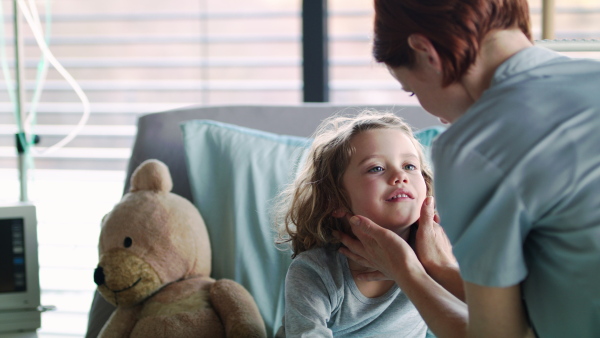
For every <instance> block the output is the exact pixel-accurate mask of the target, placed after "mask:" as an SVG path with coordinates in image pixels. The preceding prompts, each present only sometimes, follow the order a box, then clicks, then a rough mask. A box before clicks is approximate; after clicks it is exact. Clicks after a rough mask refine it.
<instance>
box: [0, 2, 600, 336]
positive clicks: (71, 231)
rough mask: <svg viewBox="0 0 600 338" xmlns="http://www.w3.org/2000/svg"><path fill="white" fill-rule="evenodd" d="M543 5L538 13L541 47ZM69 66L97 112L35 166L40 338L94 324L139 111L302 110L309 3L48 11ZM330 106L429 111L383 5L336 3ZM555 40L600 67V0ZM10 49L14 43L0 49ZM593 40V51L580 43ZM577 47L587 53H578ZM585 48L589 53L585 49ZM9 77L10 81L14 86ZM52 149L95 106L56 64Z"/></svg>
mask: <svg viewBox="0 0 600 338" xmlns="http://www.w3.org/2000/svg"><path fill="white" fill-rule="evenodd" d="M542 2H549V3H551V2H550V1H542V0H532V1H531V2H530V6H531V12H532V19H533V32H534V37H535V39H538V40H541V38H542ZM12 3H13V1H12V0H2V1H1V2H0V4H1V5H2V7H1V8H2V10H3V14H4V15H3V16H2V18H3V20H4V21H3V23H2V26H1V27H2V28H3V29H4V32H2V33H0V38H3V39H4V43H3V44H2V46H4V47H3V49H0V60H3V62H5V69H8V70H9V72H8V73H9V74H10V78H11V80H5V81H2V82H0V187H2V188H1V189H0V201H15V200H17V199H18V198H19V180H18V171H17V158H16V156H15V145H14V134H15V132H16V131H17V129H16V127H15V118H14V116H13V103H12V101H11V94H10V88H12V86H13V84H12V82H11V81H14V59H15V58H14V48H13V42H14V30H13V24H12V17H13V14H12V13H13V12H12ZM36 4H37V5H38V11H39V13H40V15H41V22H42V24H43V26H44V27H46V32H49V37H48V39H49V45H50V48H51V50H52V51H53V53H54V54H55V56H56V57H57V59H58V60H59V61H60V62H61V64H62V65H63V66H64V67H65V68H66V69H67V70H68V71H69V72H70V73H71V74H72V76H73V77H74V78H75V79H76V80H77V81H78V83H79V84H80V85H81V87H82V89H83V90H84V92H85V93H86V94H87V96H88V98H89V100H90V103H91V115H90V118H89V121H88V123H87V125H86V126H85V127H84V128H83V130H82V131H81V133H80V135H79V136H78V137H76V138H75V139H74V140H73V141H72V142H70V143H69V144H67V146H66V147H64V148H63V149H60V150H58V151H56V152H54V153H52V154H49V155H35V156H34V157H33V161H32V163H33V169H32V170H30V171H29V174H30V176H31V177H30V181H29V195H30V199H31V200H32V201H33V202H34V203H35V204H36V206H37V212H38V221H39V230H38V234H39V236H38V237H39V245H40V248H39V252H40V265H41V271H40V279H41V280H40V283H41V287H42V304H43V305H55V306H56V307H57V310H56V311H52V312H46V313H44V314H43V316H42V329H41V330H40V336H41V337H59V336H65V337H67V336H69V337H80V336H83V334H84V333H85V329H86V323H87V312H88V310H89V307H90V304H91V300H92V294H93V291H94V289H95V285H94V283H93V269H94V268H95V264H96V262H97V253H96V245H97V239H98V234H99V224H100V220H101V218H102V216H103V215H104V214H105V213H106V212H107V211H109V210H110V209H111V208H112V206H113V205H114V204H115V203H116V202H117V201H118V200H119V199H120V196H121V194H122V189H123V183H124V179H125V173H124V171H125V169H126V165H127V160H128V158H129V154H130V148H131V146H132V142H133V138H134V136H135V132H136V129H135V122H136V118H137V117H138V116H139V115H140V114H145V113H152V112H157V111H163V110H167V109H171V108H176V107H182V106H188V105H196V104H200V105H221V104H297V103H300V102H301V101H302V97H303V96H302V68H301V67H302V59H301V55H302V46H301V41H302V37H301V31H302V22H301V12H300V11H301V7H302V1H301V0H252V1H241V0H170V1H159V0H129V1H122V0H104V1H81V0H54V1H50V0H47V1H44V0H37V1H36ZM328 6H329V12H328V16H329V56H330V57H329V78H330V83H329V85H330V101H331V102H333V103H336V104H349V105H352V104H406V103H412V104H417V101H416V98H414V97H409V96H408V94H406V93H404V92H402V91H401V90H400V86H399V85H398V84H397V83H396V81H394V80H393V79H392V77H391V76H390V75H389V74H388V72H387V70H386V69H385V67H383V66H382V65H379V64H377V63H376V62H374V61H373V59H372V57H371V36H372V33H371V31H372V20H373V13H372V11H373V10H372V3H371V1H365V0H329V2H328ZM553 8H555V9H556V11H555V16H554V21H553V22H554V32H555V38H556V39H561V40H562V39H572V38H576V39H587V40H594V39H595V40H594V41H586V42H577V43H575V42H572V41H567V42H539V43H540V44H548V45H551V48H555V49H559V50H560V49H562V50H565V53H569V54H570V55H574V56H584V57H594V58H598V59H600V48H599V47H598V46H599V42H598V39H600V5H599V4H598V2H597V0H555V1H554V7H553ZM21 32H22V36H23V38H24V45H25V47H24V50H23V54H24V56H25V70H26V71H25V74H24V77H25V88H26V92H25V102H26V105H25V110H26V111H27V110H28V109H30V108H31V107H32V104H31V102H32V99H33V97H34V93H35V90H36V85H37V84H39V83H41V82H40V81H37V80H36V77H37V69H38V67H39V61H40V50H39V48H38V47H37V46H36V44H35V42H34V40H33V38H32V34H31V30H30V29H29V28H28V27H27V26H26V25H25V23H24V22H23V27H22V30H21ZM0 42H2V41H0ZM578 43H581V44H578ZM567 49H575V50H578V51H577V52H573V51H569V52H567V51H566V50H567ZM584 49H585V51H582V50H584ZM4 78H5V79H6V76H5V77H4ZM36 111H37V121H36V127H35V129H34V130H35V133H36V134H38V135H40V136H41V143H40V144H39V147H40V148H41V149H43V148H45V147H48V146H50V145H52V144H54V143H56V142H57V141H58V140H60V139H61V138H62V137H63V136H64V135H65V134H66V133H68V132H69V131H70V130H71V129H72V128H73V127H74V126H75V125H76V124H77V122H78V121H79V119H80V117H81V113H82V105H81V103H80V102H79V101H78V98H77V96H76V95H75V94H74V92H73V90H72V89H71V88H70V86H69V85H68V84H67V82H66V81H65V80H64V79H63V78H62V77H61V76H60V74H59V73H58V72H56V70H54V69H53V68H52V67H50V69H49V70H48V75H47V77H46V79H45V81H44V82H43V91H42V94H41V97H40V101H39V104H37V106H36Z"/></svg>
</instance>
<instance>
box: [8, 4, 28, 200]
mask: <svg viewBox="0 0 600 338" xmlns="http://www.w3.org/2000/svg"><path fill="white" fill-rule="evenodd" d="M12 3H13V13H14V19H13V27H14V34H15V46H14V48H15V92H16V100H15V101H16V102H15V110H16V111H15V113H16V116H17V126H18V133H17V134H16V135H15V136H16V137H15V141H16V143H17V153H18V154H17V155H18V164H19V181H20V188H21V190H20V200H21V202H26V201H28V200H29V197H28V196H27V178H28V175H27V157H28V156H29V146H28V144H27V135H25V119H24V115H23V103H24V101H25V100H24V92H23V85H24V83H25V81H24V58H23V45H24V44H23V37H22V35H21V27H22V20H21V15H20V13H19V6H18V4H17V0H13V2H12Z"/></svg>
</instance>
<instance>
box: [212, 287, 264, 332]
mask: <svg viewBox="0 0 600 338" xmlns="http://www.w3.org/2000/svg"><path fill="white" fill-rule="evenodd" d="M210 301H211V303H212V305H213V307H214V309H215V311H216V312H217V314H218V315H219V317H220V318H221V320H222V321H223V325H224V326H225V335H226V336H227V337H253V338H254V337H266V336H267V333H266V329H265V323H264V321H263V319H262V316H261V315H260V312H259V310H258V307H257V306H256V303H255V302H254V298H252V295H251V294H250V293H249V292H248V291H247V290H246V289H245V288H244V287H243V286H241V285H240V284H238V283H236V282H234V281H232V280H228V279H221V280H218V281H216V282H215V283H214V284H213V285H212V287H211V289H210Z"/></svg>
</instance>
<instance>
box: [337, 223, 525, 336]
mask: <svg viewBox="0 0 600 338" xmlns="http://www.w3.org/2000/svg"><path fill="white" fill-rule="evenodd" d="M350 223H351V224H352V230H353V232H354V234H355V235H356V237H357V239H353V238H352V237H350V236H348V235H345V234H339V236H340V239H341V241H342V243H343V244H344V245H345V246H346V248H341V249H340V250H341V252H342V253H343V254H345V255H347V256H348V257H350V258H351V259H354V260H356V261H358V262H359V263H361V264H363V265H365V266H369V267H371V268H374V269H376V270H379V271H380V272H381V273H382V274H383V275H385V276H386V277H387V278H390V279H393V280H394V281H395V282H396V283H397V284H398V286H399V287H400V288H401V289H402V291H403V292H404V293H406V295H407V296H408V297H409V299H410V300H411V301H412V302H413V304H414V305H415V307H416V308H417V310H419V313H420V314H421V316H422V317H423V319H424V320H425V322H426V323H427V325H428V326H429V328H430V329H431V331H433V333H434V334H435V335H436V336H438V337H440V338H443V337H467V336H468V337H526V336H528V335H531V334H532V333H531V330H529V329H528V325H527V321H526V316H525V311H524V309H523V305H522V302H521V295H520V288H519V286H518V285H515V286H512V287H508V288H491V287H484V286H479V285H475V284H472V283H465V293H466V299H467V303H468V308H467V305H466V304H465V303H463V302H462V301H460V300H459V299H458V298H456V297H455V296H454V295H452V294H451V293H450V292H448V290H446V289H445V288H444V287H442V285H440V284H439V283H438V282H436V281H435V280H434V279H433V278H432V277H431V276H430V275H429V274H428V273H427V272H426V271H425V268H424V267H423V265H422V264H421V262H420V261H419V259H418V258H417V256H416V254H415V252H414V251H413V250H412V248H411V247H410V246H409V245H408V243H406V241H404V240H403V239H402V238H401V237H399V236H397V235H396V234H394V233H393V232H391V231H389V230H387V229H384V228H382V227H380V226H378V225H377V224H375V223H373V222H372V221H370V220H369V219H367V218H364V217H362V216H354V217H352V218H351V222H350ZM359 278H360V277H359ZM363 278H367V279H368V278H370V277H369V276H363ZM459 278H460V277H459ZM451 279H452V282H451V283H456V282H457V279H456V278H455V277H451Z"/></svg>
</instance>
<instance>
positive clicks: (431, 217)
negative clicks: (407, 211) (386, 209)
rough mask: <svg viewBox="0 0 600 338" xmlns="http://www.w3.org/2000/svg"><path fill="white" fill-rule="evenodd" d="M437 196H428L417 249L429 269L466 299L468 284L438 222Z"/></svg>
mask: <svg viewBox="0 0 600 338" xmlns="http://www.w3.org/2000/svg"><path fill="white" fill-rule="evenodd" d="M438 222H439V218H438V217H437V215H436V214H435V209H434V201H433V197H431V196H430V197H427V198H426V199H425V201H424V202H423V206H422V208H421V217H420V218H419V228H418V229H417V233H416V235H415V244H414V247H415V252H416V254H417V257H418V258H419V261H421V263H422V264H423V267H425V270H426V271H427V273H428V274H429V275H430V276H431V277H432V278H433V279H434V280H435V281H436V282H438V283H440V284H441V285H442V286H443V287H444V288H445V289H446V290H448V291H450V292H451V293H452V294H454V295H455V296H456V297H457V298H459V299H461V300H463V301H464V300H465V296H464V286H463V281H462V278H461V277H460V271H459V268H458V263H457V262H456V258H455V257H454V255H453V254H452V245H451V244H450V240H449V239H448V236H446V233H445V232H444V229H443V228H442V227H441V226H440V225H439V224H438Z"/></svg>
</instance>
